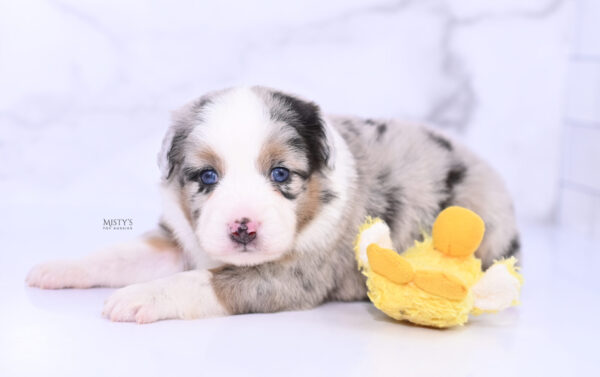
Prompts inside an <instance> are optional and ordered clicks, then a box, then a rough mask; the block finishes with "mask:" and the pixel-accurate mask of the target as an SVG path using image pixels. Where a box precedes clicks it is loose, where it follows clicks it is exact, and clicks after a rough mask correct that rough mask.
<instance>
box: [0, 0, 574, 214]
mask: <svg viewBox="0 0 600 377" xmlns="http://www.w3.org/2000/svg"><path fill="white" fill-rule="evenodd" d="M571 8H572V4H571V1H568V0H563V1H560V0H558V1H556V0H528V1H520V0H501V1H495V2H473V1H466V0H452V1H450V0H421V1H411V0H399V1H383V0H382V1H367V0H349V1H348V0H344V1H342V0H335V1H327V2H323V1H319V0H309V1H304V2H295V3H289V2H281V1H268V0H256V1H252V2H242V1H237V2H236V1H220V2H197V1H191V0H188V1H178V2H176V3H154V2H153V3H148V2H143V1H127V2H122V1H114V0H113V1H103V2H80V1H75V0H45V1H44V0H31V1H25V2H14V1H1V2H0V46H1V47H0V56H1V61H2V64H1V66H0V67H1V68H0V87H1V88H3V89H2V90H0V159H1V160H2V161H4V162H5V163H3V164H0V202H3V203H23V204H39V205H44V204H45V203H48V202H52V203H59V202H60V203H63V204H65V205H71V204H73V203H85V202H86V201H89V200H90V198H94V201H96V202H102V203H105V204H106V205H107V206H109V207H110V206H111V205H112V204H111V203H112V199H113V198H114V197H115V196H121V197H125V198H128V199H129V200H128V201H134V200H136V199H139V200H146V199H148V198H151V196H152V195H154V191H152V189H149V188H148V187H150V185H151V184H153V183H155V182H156V180H157V178H158V173H157V171H156V169H155V167H154V161H155V153H156V151H157V150H158V147H159V145H160V139H161V137H162V134H163V132H164V130H165V128H166V126H167V124H168V121H169V111H170V110H172V109H174V108H176V107H178V106H179V105H181V104H183V103H185V102H186V101H188V100H189V99H191V98H194V97H195V96H198V95H200V94H201V93H203V92H205V91H207V90H211V89H215V88H221V87H227V86H232V85H240V84H264V85H269V86H274V87H277V88H282V89H285V90H288V91H291V92H296V93H299V94H302V95H304V96H306V97H308V98H311V99H314V100H316V101H317V102H318V103H320V104H321V105H322V107H323V109H324V111H326V112H329V113H353V114H357V115H365V116H371V117H375V116H381V117H403V118H406V119H410V120H417V121H426V122H430V123H433V124H436V125H438V126H440V127H442V128H445V129H447V130H448V131H450V132H452V133H455V134H457V135H459V137H461V138H462V139H463V140H465V142H466V143H468V144H469V145H470V146H471V147H472V148H474V149H475V150H477V151H478V152H479V153H480V154H481V155H483V156H484V157H485V158H486V159H487V160H489V161H490V162H491V163H492V164H493V165H494V166H495V167H496V168H498V170H500V172H501V174H502V175H503V176H504V177H505V179H506V181H507V184H508V186H509V188H510V190H511V192H512V193H513V194H514V195H515V197H516V202H517V209H518V211H519V213H520V214H521V215H522V216H524V217H526V218H532V219H538V220H548V219H549V218H551V217H552V216H553V214H554V212H555V211H554V209H555V206H556V200H557V196H558V178H559V170H560V168H559V160H560V142H559V138H560V131H561V127H560V126H561V122H562V115H563V114H562V110H563V108H564V106H563V97H564V94H563V92H564V90H563V89H564V79H565V75H564V71H565V66H566V61H567V56H566V55H565V51H566V50H567V46H568V42H569V39H568V36H569V33H568V31H569V27H568V25H569V21H570V19H571V18H570V15H571ZM541 187H543V189H539V188H541ZM532 188H535V189H532ZM148 190H150V193H149V194H146V192H147V191H148Z"/></svg>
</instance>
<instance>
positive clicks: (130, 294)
mask: <svg viewBox="0 0 600 377" xmlns="http://www.w3.org/2000/svg"><path fill="white" fill-rule="evenodd" d="M211 277H212V274H211V272H210V271H208V270H192V271H186V272H181V273H178V274H175V275H173V276H169V277H166V278H163V279H158V280H154V281H151V282H147V283H140V284H133V285H130V286H128V287H125V288H121V289H119V290H117V291H116V292H115V293H114V294H113V295H112V296H110V297H109V298H108V300H106V303H105V304H104V310H103V312H102V314H103V315H104V316H105V317H106V318H108V319H110V320H112V321H128V322H137V323H148V322H154V321H158V320H161V319H171V318H179V319H194V318H201V317H214V316H222V315H226V314H229V313H228V311H227V310H226V309H225V307H224V306H223V305H222V304H221V303H220V302H219V300H218V299H217V296H216V295H215V291H214V289H213V287H212V283H211Z"/></svg>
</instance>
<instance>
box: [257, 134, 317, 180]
mask: <svg viewBox="0 0 600 377" xmlns="http://www.w3.org/2000/svg"><path fill="white" fill-rule="evenodd" d="M280 161H282V162H284V163H285V167H286V168H288V169H290V170H301V171H306V170H307V169H308V161H307V160H306V156H305V155H304V154H303V153H302V152H300V151H297V150H293V149H292V148H290V147H289V146H288V145H286V144H285V141H284V140H283V138H282V137H281V136H277V135H276V136H274V137H272V138H271V139H269V140H268V141H267V142H266V143H265V144H264V145H263V146H262V148H261V150H260V154H259V157H258V161H257V164H258V168H259V171H260V172H262V173H263V174H268V173H269V171H270V170H271V168H273V167H275V164H277V163H279V162H280Z"/></svg>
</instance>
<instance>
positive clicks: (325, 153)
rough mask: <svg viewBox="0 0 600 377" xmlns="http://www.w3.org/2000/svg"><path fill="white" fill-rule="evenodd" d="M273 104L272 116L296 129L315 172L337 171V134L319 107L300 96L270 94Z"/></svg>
mask: <svg viewBox="0 0 600 377" xmlns="http://www.w3.org/2000/svg"><path fill="white" fill-rule="evenodd" d="M268 93H269V94H270V96H271V98H272V100H273V103H272V104H271V116H272V117H273V118H275V119H277V120H281V121H284V122H286V123H287V124H289V125H290V126H292V127H294V128H295V129H296V131H297V132H298V134H299V135H300V137H301V138H302V141H303V144H304V148H306V149H307V152H308V156H309V164H310V169H311V171H315V170H320V169H321V168H333V166H334V163H335V149H334V145H335V144H334V137H335V132H334V131H333V129H332V128H331V126H330V125H328V124H327V121H326V120H325V119H324V118H323V116H322V114H321V109H320V108H319V106H318V105H317V104H315V103H314V102H311V101H307V100H304V99H302V98H300V97H298V96H295V95H291V94H286V93H282V92H279V91H276V90H268Z"/></svg>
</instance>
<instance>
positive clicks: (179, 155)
mask: <svg viewBox="0 0 600 377" xmlns="http://www.w3.org/2000/svg"><path fill="white" fill-rule="evenodd" d="M215 93H217V92H213V93H209V94H207V95H205V96H202V97H200V98H199V99H197V100H195V101H192V102H190V103H188V104H186V105H185V106H183V107H181V108H180V109H178V110H175V111H173V112H172V113H171V119H172V120H171V126H170V127H169V129H168V130H167V134H166V135H165V137H164V139H163V142H162V148H161V150H160V152H159V154H158V167H159V169H160V175H161V179H162V180H163V181H167V180H169V179H171V178H172V177H173V176H174V175H175V174H176V173H177V171H178V170H179V169H180V168H181V166H182V165H183V160H184V157H185V145H186V142H187V138H188V136H189V134H190V133H191V132H192V130H193V129H194V127H196V126H197V125H198V124H200V123H201V121H202V111H203V110H204V108H205V107H206V106H207V105H208V104H210V103H211V102H212V97H214V96H215Z"/></svg>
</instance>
